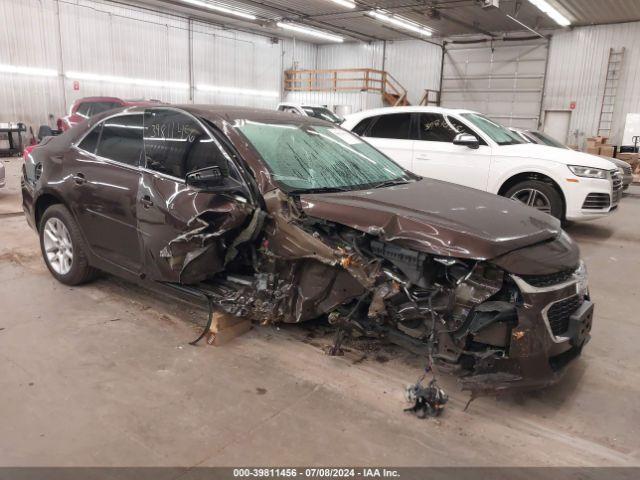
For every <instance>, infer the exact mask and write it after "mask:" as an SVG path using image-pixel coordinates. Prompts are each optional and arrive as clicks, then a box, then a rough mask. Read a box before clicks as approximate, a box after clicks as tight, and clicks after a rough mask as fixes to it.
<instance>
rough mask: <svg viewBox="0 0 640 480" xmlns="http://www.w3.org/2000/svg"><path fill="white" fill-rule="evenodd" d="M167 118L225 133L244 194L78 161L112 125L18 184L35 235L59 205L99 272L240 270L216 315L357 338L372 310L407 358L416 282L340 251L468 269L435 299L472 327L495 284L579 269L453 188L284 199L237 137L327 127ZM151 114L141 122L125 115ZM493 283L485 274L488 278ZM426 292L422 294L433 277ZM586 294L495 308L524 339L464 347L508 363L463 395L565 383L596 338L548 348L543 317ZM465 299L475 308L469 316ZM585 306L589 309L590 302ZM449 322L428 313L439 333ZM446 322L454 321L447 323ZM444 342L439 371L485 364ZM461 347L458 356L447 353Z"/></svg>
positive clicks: (143, 277)
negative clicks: (320, 323)
mask: <svg viewBox="0 0 640 480" xmlns="http://www.w3.org/2000/svg"><path fill="white" fill-rule="evenodd" d="M159 108H166V107H159ZM171 108H176V109H178V110H181V111H183V112H186V113H187V114H189V115H192V116H193V117H194V118H196V119H198V121H199V122H202V124H204V125H206V126H207V128H208V129H209V130H210V131H214V132H217V133H214V135H216V137H217V138H218V139H219V140H220V141H221V142H222V143H225V144H226V145H227V148H228V149H229V151H230V152H231V155H232V158H233V159H234V163H235V164H236V166H237V168H238V170H239V171H240V172H242V175H243V178H244V180H245V182H244V183H245V185H244V187H243V188H242V189H240V190H236V191H227V192H223V193H222V192H221V193H212V192H208V191H206V189H204V190H203V189H197V188H194V187H192V186H189V185H187V184H186V183H185V182H184V180H180V179H175V178H170V177H167V176H166V175H162V174H158V173H156V172H153V171H151V170H148V169H145V168H138V167H134V166H123V165H119V164H117V163H114V162H111V161H107V160H104V159H101V158H100V157H96V156H95V155H91V154H87V153H86V152H83V151H82V150H80V149H78V148H77V147H75V146H74V144H75V143H76V142H77V141H78V140H79V139H81V138H82V137H83V135H84V133H86V132H87V131H88V130H89V129H90V128H91V127H92V126H93V125H95V124H97V123H98V122H100V121H101V120H102V119H104V118H107V117H109V116H111V115H114V111H111V112H108V113H106V114H103V115H99V116H97V117H93V118H91V119H90V120H88V121H85V122H83V123H81V124H79V125H78V126H76V127H74V128H72V129H71V130H69V131H68V132H66V133H65V134H63V135H61V136H59V137H56V138H54V139H52V140H50V141H48V142H46V143H45V144H43V145H41V146H39V147H38V148H37V149H35V150H34V151H33V152H31V153H30V155H29V158H28V159H27V162H26V163H25V170H24V174H23V175H24V179H23V207H24V210H25V214H26V217H27V220H28V221H29V223H30V225H32V226H33V227H34V228H36V229H37V227H38V221H39V219H40V218H41V217H42V213H43V211H44V209H45V208H46V207H47V206H48V205H50V204H52V203H63V204H64V205H66V206H67V208H68V209H69V210H70V211H71V212H72V214H73V216H74V218H75V219H76V221H77V222H78V224H79V225H80V228H81V231H82V232H83V235H84V237H85V238H84V239H85V243H86V244H87V247H88V252H87V253H88V257H89V260H90V263H91V264H92V265H93V266H95V267H96V268H99V269H102V270H106V271H109V272H111V273H114V274H117V275H120V276H124V277H126V278H128V279H130V280H136V281H143V283H144V284H145V285H151V286H159V285H167V284H172V283H173V284H178V283H181V284H197V283H198V282H202V281H204V280H207V281H210V280H209V279H211V278H212V277H215V278H221V277H220V276H217V277H216V276H215V275H214V274H216V273H221V272H226V271H227V269H236V268H238V267H237V265H238V264H242V262H244V264H243V265H245V267H246V268H249V267H250V266H251V267H252V268H257V270H256V271H255V273H254V274H253V277H251V278H250V279H249V280H242V279H240V280H238V279H237V278H236V279H235V280H234V278H232V275H231V273H230V274H229V275H227V277H226V279H225V278H223V279H222V280H219V281H218V280H216V282H217V283H216V284H215V285H213V284H207V285H208V286H207V287H206V288H207V289H208V291H209V292H215V294H216V295H218V301H217V303H218V306H219V307H220V308H222V309H224V310H226V311H228V312H230V313H234V314H236V315H243V316H247V317H250V318H253V319H255V320H258V321H261V322H278V321H282V322H300V321H304V320H308V319H311V318H315V317H318V316H320V315H323V314H330V317H332V316H333V317H332V318H334V319H336V318H338V319H339V320H340V321H341V322H343V323H344V324H345V325H346V324H349V325H350V328H353V327H354V326H353V322H352V321H353V319H352V318H350V316H351V315H353V313H354V312H355V311H356V310H357V309H358V307H359V305H360V303H361V302H362V299H363V297H365V296H367V298H368V300H366V301H367V302H369V306H368V307H367V312H368V313H367V312H365V313H364V315H365V317H366V318H368V321H371V322H374V323H373V324H372V325H375V322H378V323H380V322H386V323H385V324H384V326H383V325H382V324H381V325H380V329H379V336H380V337H381V338H387V339H389V340H392V341H395V340H394V339H395V338H399V336H400V337H402V341H406V342H407V345H409V346H410V348H411V346H414V347H419V345H418V344H419V343H420V342H424V341H425V340H420V342H417V341H415V338H421V337H419V335H420V332H418V334H417V335H418V337H415V338H414V337H411V338H405V337H407V336H409V335H408V334H407V335H405V333H402V334H399V333H398V331H395V330H393V329H392V328H391V327H392V326H393V324H394V322H395V321H400V320H397V319H396V320H393V321H391V323H389V318H391V317H389V315H392V313H390V312H394V311H395V310H393V309H394V308H395V306H394V307H391V306H389V305H391V303H390V302H392V301H394V302H395V301H397V299H398V297H399V296H402V295H404V293H403V290H405V291H406V289H407V288H409V287H410V288H415V285H414V284H412V283H408V284H404V283H402V282H404V281H406V280H403V279H402V278H399V276H400V277H402V274H404V271H402V270H398V268H396V267H397V265H396V264H395V263H393V262H391V263H389V260H388V258H387V257H384V256H378V255H376V254H372V253H371V252H369V251H368V252H366V253H363V252H362V251H360V249H358V248H357V247H354V248H351V245H350V244H348V243H345V242H344V241H343V240H344V239H343V235H348V236H350V238H356V237H357V238H358V239H361V238H365V237H366V238H365V240H366V241H367V242H369V241H371V242H373V243H372V244H371V246H372V247H373V246H374V244H375V248H377V249H380V248H386V247H383V246H384V245H397V246H398V247H402V248H403V249H405V250H402V251H401V252H400V253H397V252H396V253H394V252H391V253H390V255H396V254H397V255H399V256H400V257H402V258H404V257H410V258H412V259H413V258H420V259H421V260H420V261H421V262H425V263H423V264H422V266H421V267H420V268H422V269H423V270H422V271H423V272H426V273H424V275H425V276H429V272H427V271H426V270H425V269H427V266H426V265H427V264H428V265H429V266H430V267H429V268H432V269H434V270H433V271H434V272H435V271H436V269H437V271H438V272H440V271H441V270H442V271H445V273H446V271H448V270H447V269H450V268H454V267H450V266H445V267H443V266H442V265H450V263H447V262H448V259H460V262H458V263H459V265H458V266H459V267H460V268H463V267H462V265H468V266H469V267H468V268H469V269H470V270H469V272H468V274H467V275H466V277H461V279H460V280H458V283H457V284H456V283H452V284H451V285H448V286H440V287H437V288H439V289H440V290H438V292H436V293H433V297H434V298H436V299H441V300H442V299H444V298H445V297H446V296H447V295H448V296H449V298H452V296H453V299H454V300H453V301H454V303H455V305H456V306H455V309H457V310H456V311H457V312H458V313H459V312H460V311H462V312H468V313H466V315H467V320H468V321H469V319H471V320H472V321H475V320H474V319H475V317H473V315H476V314H475V313H474V308H473V307H472V308H471V309H468V308H467V307H465V305H467V306H468V305H470V304H471V303H472V302H471V301H472V300H473V301H477V303H478V305H484V304H485V303H484V302H486V301H487V300H488V299H489V298H492V295H494V293H495V292H497V291H498V287H495V288H494V287H493V286H492V285H493V284H494V283H495V284H496V285H500V292H503V290H504V289H505V288H507V283H508V284H509V285H510V286H509V288H510V289H511V290H510V291H512V292H514V293H513V294H514V295H515V294H516V293H515V292H516V291H517V290H518V289H517V288H516V287H514V286H513V281H519V280H518V279H517V277H513V278H514V280H513V281H511V280H509V281H507V279H508V278H510V274H515V275H516V276H518V275H522V276H531V275H547V274H556V273H558V272H563V271H566V270H575V268H576V267H577V266H578V262H579V252H578V248H577V246H576V245H575V243H573V242H572V241H571V240H570V239H569V238H568V237H566V236H564V235H561V232H562V231H561V228H560V224H559V222H558V221H557V220H556V219H555V218H553V217H551V216H549V215H546V214H543V213H541V212H538V211H537V210H534V209H531V208H528V207H525V206H523V205H520V204H518V203H516V202H514V201H511V200H507V199H504V198H501V197H498V196H494V195H491V194H488V193H485V192H480V191H477V190H473V189H469V188H465V187H460V186H457V185H453V184H448V183H445V182H440V181H436V180H429V179H422V180H418V181H415V182H410V183H407V184H405V185H399V186H394V187H388V188H379V189H371V190H358V191H350V192H344V193H326V194H303V195H300V196H289V195H287V194H286V193H284V192H283V191H282V190H280V189H279V187H278V184H277V183H276V182H275V181H273V179H272V178H271V175H270V173H269V168H268V166H267V165H266V163H265V162H264V160H262V158H261V157H260V155H259V154H258V152H257V151H255V150H254V149H253V147H252V146H251V144H250V143H249V142H248V141H247V139H246V138H245V137H244V136H243V135H242V134H241V133H240V132H239V130H238V129H236V127H235V126H236V125H237V124H238V123H241V122H244V121H248V120H250V121H254V122H266V123H280V124H294V125H308V126H313V125H327V123H326V122H323V121H321V120H316V119H313V118H310V117H300V116H295V115H289V114H283V113H276V112H272V111H264V110H252V109H243V108H237V107H211V106H194V105H185V106H176V107H171ZM143 111H144V108H141V107H134V108H125V109H122V110H121V112H129V113H142V112H143ZM333 127H335V126H333ZM38 164H43V165H44V168H43V169H42V174H41V176H40V178H36V176H35V175H36V174H35V172H36V165H38ZM78 174H80V175H78ZM357 232H359V233H357ZM356 233H357V235H356ZM381 245H382V247H381ZM412 252H414V253H412ZM418 252H419V253H418ZM416 255H418V256H419V257H416ZM400 257H399V258H400ZM389 258H391V257H389ZM251 259H253V260H251ZM385 259H386V260H385ZM400 261H404V260H402V259H401V260H400ZM251 262H253V263H251ZM465 262H466V263H465ZM454 263H455V262H454ZM249 264H251V265H249ZM390 265H391V266H390ZM470 265H474V266H473V267H470ZM484 265H487V267H484ZM492 265H493V266H492ZM479 266H480V267H479ZM245 267H242V268H245ZM496 267H499V268H501V269H503V270H502V271H500V270H496ZM242 268H241V270H242ZM246 268H245V269H246ZM464 268H467V267H464ZM390 269H392V270H393V269H395V270H394V271H393V272H390ZM443 269H444V270H443ZM476 269H478V270H479V272H480V273H477V271H476ZM485 270H486V271H487V272H489V273H482V272H483V271H485ZM394 272H395V273H394ZM491 272H493V273H491ZM232 273H233V272H232ZM481 274H482V275H489V276H490V277H492V278H494V280H491V281H489V280H488V277H487V278H486V279H484V280H483V279H482V278H484V277H482V278H481V277H478V275H481ZM233 275H235V277H238V278H240V277H242V275H239V274H233ZM433 275H435V273H434V274H433ZM245 276H246V275H245ZM243 278H244V277H243ZM403 278H404V277H403ZM425 278H426V277H425ZM230 279H231V280H230ZM503 279H504V280H503ZM211 281H213V280H211ZM420 281H421V282H427V280H424V279H422V277H421V280H420ZM159 282H161V283H159ZM234 282H235V283H234ZM238 282H240V283H238ZM242 282H244V284H243V283H242ZM399 282H400V283H399ZM496 282H497V283H496ZM501 282H504V284H503V283H501ZM238 285H240V286H238ZM242 285H244V286H242ZM403 285H404V287H403ZM407 285H408V286H409V287H407ZM434 285H437V284H434ZM429 288H432V289H435V288H436V287H433V285H431V287H429ZM533 290H535V289H533ZM434 291H435V290H434ZM504 291H505V292H506V290H504ZM575 293H576V284H575V282H574V283H571V284H567V286H563V285H558V286H557V287H555V288H551V289H542V290H541V291H535V292H534V293H532V292H529V291H523V290H522V289H520V292H519V293H518V295H520V297H521V298H520V300H519V301H518V302H516V303H514V304H510V303H509V302H507V301H505V300H501V301H500V302H493V303H496V305H498V304H499V305H498V306H497V307H496V309H497V310H500V309H502V310H505V311H507V310H508V309H509V308H512V307H513V308H515V311H517V324H516V325H511V324H508V325H507V324H506V323H504V322H503V323H498V322H497V321H494V323H493V324H492V328H493V327H496V328H493V330H497V332H492V331H490V330H491V329H490V328H488V327H485V328H484V329H480V330H478V331H477V332H476V333H474V334H473V335H471V334H469V333H468V332H467V337H469V338H471V337H473V338H477V339H489V340H486V341H488V342H493V344H497V347H496V348H497V349H499V350H500V352H501V353H500V355H498V354H496V355H488V356H485V357H482V356H479V357H478V358H476V359H474V360H473V365H474V366H473V368H472V369H471V370H470V371H468V372H467V375H468V376H466V377H465V378H464V380H463V384H464V386H465V388H469V389H471V390H473V391H474V392H482V391H493V392H495V391H498V390H501V389H505V388H530V387H538V386H544V385H547V384H549V383H551V382H553V381H555V380H556V379H557V378H558V376H559V375H560V374H561V372H562V371H563V368H562V367H563V366H564V363H568V361H569V360H571V359H572V358H573V357H575V356H577V355H578V354H579V353H580V350H581V349H582V346H583V344H584V343H586V341H588V329H587V330H586V331H582V332H581V333H580V335H578V334H576V335H575V341H574V338H572V339H571V340H567V341H563V342H558V341H556V340H554V339H553V338H552V335H551V334H550V332H549V330H548V327H547V324H546V323H545V320H544V318H543V312H544V309H545V308H547V307H548V306H549V305H550V304H551V303H552V302H556V301H558V300H562V299H563V298H566V297H568V296H571V295H572V294H575ZM212 294H213V293H212ZM505 294H506V293H505ZM407 295H409V294H408V293H407ZM501 295H502V294H501ZM465 296H466V297H468V299H467V300H465V301H462V300H460V298H463V297H465ZM369 297H370V298H369ZM430 301H431V300H430ZM442 301H444V300H442ZM450 302H451V300H450ZM456 302H457V303H456ZM465 302H466V303H465ZM470 302H471V303H470ZM489 303H491V302H489ZM353 304H355V307H353ZM414 304H415V301H414ZM584 304H585V305H587V304H589V305H590V302H588V298H586V299H585V301H584ZM429 305H431V304H430V303H429ZM346 306H349V309H352V308H353V310H352V311H351V314H349V315H347V314H346V313H345V312H344V311H343V310H340V309H341V308H343V309H344V308H345V307H346ZM423 308H426V307H423ZM430 308H431V307H430ZM451 308H453V307H451ZM387 309H389V311H387ZM430 311H431V312H435V310H433V309H431V310H430ZM452 311H453V310H451V312H452ZM394 315H395V314H394ZM440 315H441V314H440V313H429V316H430V317H429V318H438V317H439V316H440ZM442 315H446V316H447V318H449V320H448V321H452V320H451V316H450V315H452V313H450V312H449V313H447V312H445V313H444V314H442ZM392 316H393V315H392ZM366 318H365V320H366ZM398 318H402V317H398ZM425 318H426V317H425ZM444 318H445V316H442V317H441V320H443V321H444ZM363 321H364V320H363ZM425 322H426V320H425ZM589 322H590V317H589ZM467 324H468V322H467ZM572 325H573V324H572ZM589 326H590V325H589ZM458 327H459V328H463V327H464V324H462V326H460V325H459V324H458ZM498 327H499V328H498ZM376 328H377V327H376ZM420 328H426V327H423V326H421V327H420ZM463 333H464V332H463ZM505 335H506V336H507V337H508V338H507V337H505ZM437 337H438V339H437V341H435V342H436V343H435V344H433V343H432V344H431V346H432V347H433V345H437V346H438V348H440V354H441V355H440V357H441V358H442V359H443V360H444V359H447V358H450V357H451V358H453V357H456V358H458V359H460V358H462V357H465V356H467V357H468V356H471V357H474V355H473V353H472V352H471V353H469V352H467V353H465V348H468V347H464V345H460V339H458V340H455V339H451V338H445V337H448V334H444V333H443V332H442V331H439V332H438V333H437ZM467 337H464V338H467ZM503 337H504V338H503ZM433 341H434V340H430V342H433ZM464 341H467V340H464ZM483 341H485V340H483ZM455 342H458V345H457V346H455V345H454V346H451V347H449V350H447V352H444V351H443V350H442V348H444V345H449V344H451V345H453V344H454V343H455ZM463 343H464V342H463ZM452 352H453V353H452ZM436 357H438V355H436Z"/></svg>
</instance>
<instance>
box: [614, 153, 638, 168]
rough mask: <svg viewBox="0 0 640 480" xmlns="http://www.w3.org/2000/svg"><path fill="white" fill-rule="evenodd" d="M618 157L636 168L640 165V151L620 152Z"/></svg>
mask: <svg viewBox="0 0 640 480" xmlns="http://www.w3.org/2000/svg"><path fill="white" fill-rule="evenodd" d="M616 158H618V159H619V160H623V161H625V162H627V163H628V164H629V165H631V168H633V169H634V170H635V169H636V168H637V167H638V165H640V153H619V154H618V156H617V157H616Z"/></svg>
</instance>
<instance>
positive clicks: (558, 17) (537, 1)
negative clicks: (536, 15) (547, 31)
mask: <svg viewBox="0 0 640 480" xmlns="http://www.w3.org/2000/svg"><path fill="white" fill-rule="evenodd" d="M529 2H530V3H532V4H533V5H535V6H536V7H538V9H539V10H542V11H543V12H544V13H546V14H547V15H548V16H549V17H551V19H552V20H553V21H554V22H556V23H557V24H558V25H560V26H561V27H568V26H569V25H571V21H570V20H569V19H568V18H567V17H565V16H564V15H562V14H561V13H560V12H559V11H558V10H556V9H555V8H554V7H552V6H551V5H549V3H547V1H546V0H529Z"/></svg>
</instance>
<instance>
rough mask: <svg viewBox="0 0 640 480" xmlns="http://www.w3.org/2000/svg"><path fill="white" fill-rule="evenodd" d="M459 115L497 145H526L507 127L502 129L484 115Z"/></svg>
mask: <svg viewBox="0 0 640 480" xmlns="http://www.w3.org/2000/svg"><path fill="white" fill-rule="evenodd" d="M461 115H462V117H463V118H464V119H466V120H468V121H469V122H471V123H472V124H473V125H475V126H476V127H478V128H479V129H480V130H482V131H483V132H484V133H485V134H486V135H487V136H488V137H489V138H491V140H493V141H494V142H496V143H497V144H498V145H518V144H520V143H527V142H525V141H524V139H522V138H521V137H520V135H518V134H517V133H515V132H512V131H511V130H509V129H508V128H507V127H503V126H502V125H500V124H499V123H496V122H494V121H493V120H491V119H490V118H488V117H485V116H484V115H480V114H479V113H463V114H461Z"/></svg>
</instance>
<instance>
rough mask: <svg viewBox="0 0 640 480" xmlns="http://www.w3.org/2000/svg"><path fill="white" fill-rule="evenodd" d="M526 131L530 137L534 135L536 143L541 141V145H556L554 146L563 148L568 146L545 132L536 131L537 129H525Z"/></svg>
mask: <svg viewBox="0 0 640 480" xmlns="http://www.w3.org/2000/svg"><path fill="white" fill-rule="evenodd" d="M527 133H528V134H529V135H531V136H532V137H534V139H536V143H541V144H543V145H549V146H550V147H556V148H564V149H568V148H569V147H567V146H566V145H563V144H562V143H560V142H558V141H557V140H556V139H554V138H551V137H550V136H549V135H547V134H545V133H542V132H538V131H527Z"/></svg>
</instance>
